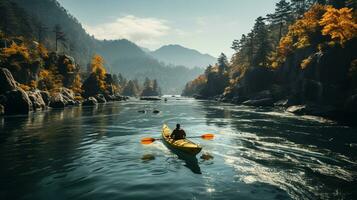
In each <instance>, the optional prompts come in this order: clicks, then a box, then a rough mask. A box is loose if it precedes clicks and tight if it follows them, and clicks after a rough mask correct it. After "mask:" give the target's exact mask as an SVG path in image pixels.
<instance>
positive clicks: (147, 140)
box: [141, 133, 214, 144]
mask: <svg viewBox="0 0 357 200" xmlns="http://www.w3.org/2000/svg"><path fill="white" fill-rule="evenodd" d="M186 138H202V139H204V140H212V139H213V138H214V135H213V134H212V133H207V134H203V135H201V136H192V137H186ZM157 140H162V139H159V138H143V139H141V144H151V143H153V142H155V141H157Z"/></svg>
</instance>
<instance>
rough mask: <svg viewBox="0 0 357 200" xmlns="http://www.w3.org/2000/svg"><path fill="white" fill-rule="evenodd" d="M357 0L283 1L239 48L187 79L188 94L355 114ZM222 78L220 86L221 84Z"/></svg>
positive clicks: (298, 109) (330, 113)
mask: <svg viewBox="0 0 357 200" xmlns="http://www.w3.org/2000/svg"><path fill="white" fill-rule="evenodd" d="M355 8H356V2H355V1H345V0H338V1H337V0H330V1H323V0H321V1H312V0H291V1H286V0H281V1H279V2H278V3H277V4H276V9H275V12H274V13H272V14H269V15H267V16H264V17H258V18H257V19H256V21H255V24H254V26H253V28H252V30H251V32H249V33H247V34H244V35H242V36H241V38H240V39H239V40H234V41H233V44H232V48H233V49H234V50H235V54H234V55H233V57H232V59H231V60H230V61H228V60H227V59H226V57H225V56H224V55H223V54H222V55H221V56H220V58H219V59H218V63H217V64H216V65H214V66H209V67H208V68H207V69H206V71H205V73H204V74H203V75H200V76H199V77H198V78H196V79H195V80H193V81H191V82H189V83H187V85H186V88H185V90H184V91H183V95H189V96H190V95H196V97H199V98H214V99H219V100H223V101H229V102H234V103H240V104H241V103H242V104H245V105H251V106H273V105H276V106H284V107H288V109H287V110H288V111H290V112H294V113H298V114H315V115H322V116H329V117H333V118H348V117H347V116H349V117H351V116H354V117H356V113H357V110H356V105H357V91H356V90H357V70H356V69H357V67H356V63H357V41H356V40H357V39H356V36H357V24H356V21H357V18H356V14H357V12H356V10H355ZM217 83H219V84H217Z"/></svg>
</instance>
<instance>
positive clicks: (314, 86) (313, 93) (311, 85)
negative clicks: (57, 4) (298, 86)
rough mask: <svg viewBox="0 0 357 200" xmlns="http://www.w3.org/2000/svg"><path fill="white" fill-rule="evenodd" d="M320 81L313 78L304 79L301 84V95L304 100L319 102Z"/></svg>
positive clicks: (320, 92)
mask: <svg viewBox="0 0 357 200" xmlns="http://www.w3.org/2000/svg"><path fill="white" fill-rule="evenodd" d="M322 92H323V86H322V83H321V82H319V81H315V80H308V79H305V80H304V81H303V84H302V95H303V99H304V101H310V102H320V101H321V99H322Z"/></svg>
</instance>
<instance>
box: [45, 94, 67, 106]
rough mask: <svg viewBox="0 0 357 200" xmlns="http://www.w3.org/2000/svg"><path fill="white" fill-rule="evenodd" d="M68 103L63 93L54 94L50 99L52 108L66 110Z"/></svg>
mask: <svg viewBox="0 0 357 200" xmlns="http://www.w3.org/2000/svg"><path fill="white" fill-rule="evenodd" d="M66 104H67V102H66V101H65V100H64V98H63V96H62V94H61V93H59V92H56V93H54V94H52V96H51V98H50V103H49V106H50V107H51V108H64V107H65V106H66Z"/></svg>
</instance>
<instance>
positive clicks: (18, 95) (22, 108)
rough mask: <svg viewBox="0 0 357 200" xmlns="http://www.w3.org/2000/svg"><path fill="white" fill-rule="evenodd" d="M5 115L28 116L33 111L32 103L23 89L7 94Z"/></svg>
mask: <svg viewBox="0 0 357 200" xmlns="http://www.w3.org/2000/svg"><path fill="white" fill-rule="evenodd" d="M5 96H6V102H5V105H4V107H5V114H6V115H12V114H28V113H29V112H30V111H31V110H32V102H31V100H30V99H29V97H28V96H27V94H26V92H25V91H23V90H22V89H21V88H17V89H16V90H12V91H8V92H6V93H5Z"/></svg>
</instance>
